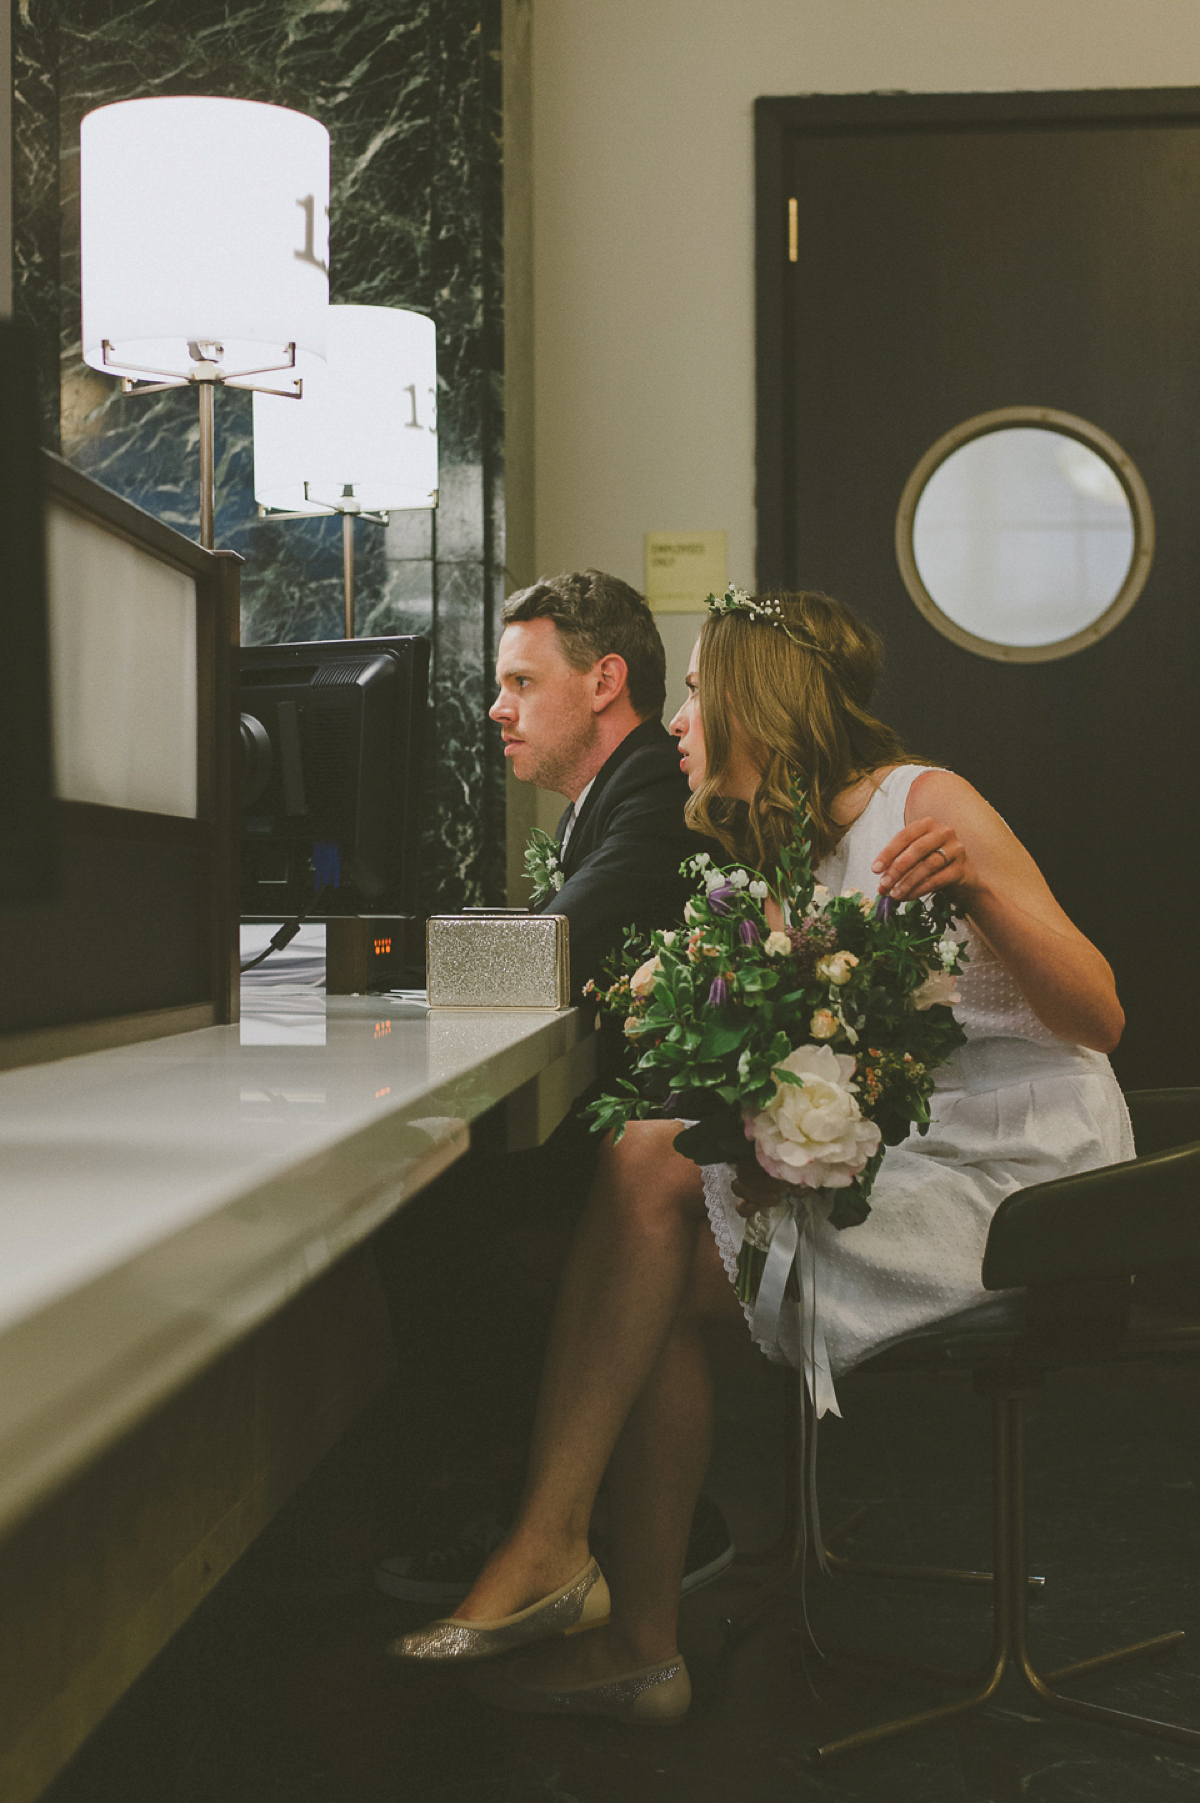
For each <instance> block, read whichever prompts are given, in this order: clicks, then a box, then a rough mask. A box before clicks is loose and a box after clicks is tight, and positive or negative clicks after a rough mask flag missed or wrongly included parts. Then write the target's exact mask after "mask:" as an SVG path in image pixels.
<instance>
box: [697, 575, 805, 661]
mask: <svg viewBox="0 0 1200 1803" xmlns="http://www.w3.org/2000/svg"><path fill="white" fill-rule="evenodd" d="M704 605H705V606H706V607H707V609H708V611H709V613H710V614H712V615H714V617H716V618H717V619H720V618H721V617H722V616H723V615H724V614H745V615H746V616H747V618H748V619H751V620H762V621H764V622H765V623H766V624H767V625H768V626H778V627H779V628H780V629H781V631H783V632H786V633H787V636H788V637H789V639H791V641H792V643H793V645H799V647H800V649H801V650H802V651H811V652H812V653H813V655H814V657H819V658H820V659H821V660H822V662H824V663H828V661H829V654H828V652H826V651H824V650H822V648H821V646H820V645H818V644H816V643H814V641H813V640H812V639H810V638H806V637H804V636H803V635H802V634H801V633H798V632H793V630H792V628H791V627H790V626H789V625H788V623H787V621H786V620H785V619H784V617H783V603H782V602H781V601H776V600H775V599H774V598H773V597H771V596H769V595H768V596H767V597H766V598H765V599H760V598H759V597H757V596H755V595H749V594H747V593H746V590H745V589H744V588H735V587H734V585H733V583H732V582H731V583H730V584H729V586H728V588H727V589H726V590H725V593H724V594H723V595H708V596H707V597H706V598H705V602H704Z"/></svg>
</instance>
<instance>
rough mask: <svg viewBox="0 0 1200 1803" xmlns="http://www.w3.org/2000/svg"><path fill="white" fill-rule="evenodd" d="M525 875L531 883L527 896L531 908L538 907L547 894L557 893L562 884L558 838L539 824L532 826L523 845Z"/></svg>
mask: <svg viewBox="0 0 1200 1803" xmlns="http://www.w3.org/2000/svg"><path fill="white" fill-rule="evenodd" d="M525 875H526V876H527V877H528V878H529V881H530V882H531V883H532V884H533V894H532V895H531V896H530V898H529V905H530V907H533V908H539V907H540V906H541V905H542V903H543V902H544V901H545V900H546V899H547V898H548V897H549V896H551V895H557V894H558V891H559V890H560V889H561V888H562V886H563V867H562V864H561V863H560V862H559V857H558V840H557V839H555V838H554V836H553V834H551V833H545V832H543V831H542V829H541V827H540V826H535V827H534V829H533V831H532V832H531V833H530V835H529V844H528V845H527V846H526V847H525Z"/></svg>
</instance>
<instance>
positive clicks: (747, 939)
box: [738, 920, 762, 945]
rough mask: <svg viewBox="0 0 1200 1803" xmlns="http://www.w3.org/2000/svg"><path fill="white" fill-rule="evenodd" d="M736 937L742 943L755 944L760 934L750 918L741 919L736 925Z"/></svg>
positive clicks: (760, 936)
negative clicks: (739, 923) (738, 924)
mask: <svg viewBox="0 0 1200 1803" xmlns="http://www.w3.org/2000/svg"><path fill="white" fill-rule="evenodd" d="M738 938H739V939H740V940H741V942H742V944H743V945H757V944H758V942H759V940H760V939H761V938H762V934H761V933H760V932H759V930H758V928H757V927H756V926H755V924H754V922H753V921H752V920H743V921H742V923H741V925H740V926H739V927H738Z"/></svg>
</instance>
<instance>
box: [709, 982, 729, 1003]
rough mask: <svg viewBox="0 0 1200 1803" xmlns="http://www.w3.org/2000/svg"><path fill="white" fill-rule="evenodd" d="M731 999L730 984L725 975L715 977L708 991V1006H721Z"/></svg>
mask: <svg viewBox="0 0 1200 1803" xmlns="http://www.w3.org/2000/svg"><path fill="white" fill-rule="evenodd" d="M728 1000H729V984H728V983H727V982H726V981H725V979H724V977H714V978H713V980H712V985H711V987H710V988H709V991H708V1004H707V1005H708V1007H710V1008H719V1007H720V1006H721V1004H722V1003H723V1002H727V1001H728Z"/></svg>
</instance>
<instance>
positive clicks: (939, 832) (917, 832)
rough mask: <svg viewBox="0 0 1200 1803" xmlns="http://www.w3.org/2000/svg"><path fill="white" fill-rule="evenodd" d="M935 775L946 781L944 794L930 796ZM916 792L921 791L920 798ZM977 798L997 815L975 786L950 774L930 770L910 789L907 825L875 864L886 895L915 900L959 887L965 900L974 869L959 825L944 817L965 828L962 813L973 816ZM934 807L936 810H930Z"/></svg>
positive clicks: (945, 771) (886, 847)
mask: <svg viewBox="0 0 1200 1803" xmlns="http://www.w3.org/2000/svg"><path fill="white" fill-rule="evenodd" d="M933 777H943V778H945V779H946V783H945V784H940V785H938V788H939V791H941V792H939V793H936V794H933V795H931V794H930V793H929V792H928V785H929V782H930V779H931V778H933ZM917 790H921V791H922V793H921V794H920V795H919V796H918V795H917V794H916V793H915V792H916V791H917ZM960 791H961V793H959V792H960ZM972 800H973V801H974V802H976V803H977V804H978V805H979V807H980V808H981V809H986V810H987V812H988V813H989V814H990V813H991V812H992V810H991V809H990V808H988V807H987V803H986V802H985V801H984V799H983V797H982V796H981V795H979V794H978V793H977V792H976V791H975V790H974V789H973V788H972V787H971V785H970V783H968V782H964V781H963V779H962V777H961V776H955V775H953V773H952V772H951V771H949V770H928V771H926V772H925V773H924V774H923V775H922V776H919V777H918V778H917V779H916V781H915V782H914V783H913V785H912V788H911V789H910V790H909V800H908V806H907V808H906V809H905V815H906V818H905V822H904V825H903V826H902V827H901V829H900V831H899V832H898V833H897V834H896V835H895V837H894V838H892V839H889V840H888V842H887V844H886V845H885V846H884V848H883V850H882V851H881V852H880V854H879V856H878V857H877V858H876V860H875V862H874V864H872V866H871V868H872V870H874V871H875V872H876V874H877V875H878V877H879V892H880V894H881V895H889V896H891V898H892V899H893V900H894V901H912V900H913V898H914V897H916V896H921V895H932V894H933V893H934V892H935V891H936V890H938V889H955V890H957V891H958V892H959V893H960V894H961V895H962V896H963V898H964V901H965V900H966V899H967V897H968V896H969V894H970V892H971V890H972V888H973V886H974V884H975V882H976V873H975V869H974V866H973V865H972V862H971V859H970V857H969V856H968V853H967V848H966V846H965V845H964V844H963V842H962V840H961V839H960V838H959V835H958V828H957V825H956V824H955V822H954V821H953V820H950V819H946V818H943V817H942V816H943V815H945V814H947V813H953V814H954V815H955V816H956V817H957V818H958V820H959V823H961V824H964V826H965V822H963V821H962V818H961V817H962V813H963V811H964V809H965V811H966V813H967V814H968V816H969V815H970V813H971V812H972V809H971V806H970V803H971V801H972ZM947 802H949V804H950V805H949V807H947V806H946V805H945V804H946V803H947ZM930 808H933V809H935V810H936V811H934V812H928V811H926V810H927V809H930ZM909 816H911V818H909ZM994 818H996V819H998V818H999V816H994Z"/></svg>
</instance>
